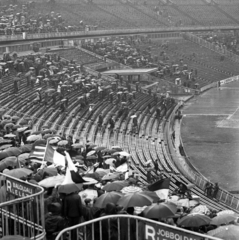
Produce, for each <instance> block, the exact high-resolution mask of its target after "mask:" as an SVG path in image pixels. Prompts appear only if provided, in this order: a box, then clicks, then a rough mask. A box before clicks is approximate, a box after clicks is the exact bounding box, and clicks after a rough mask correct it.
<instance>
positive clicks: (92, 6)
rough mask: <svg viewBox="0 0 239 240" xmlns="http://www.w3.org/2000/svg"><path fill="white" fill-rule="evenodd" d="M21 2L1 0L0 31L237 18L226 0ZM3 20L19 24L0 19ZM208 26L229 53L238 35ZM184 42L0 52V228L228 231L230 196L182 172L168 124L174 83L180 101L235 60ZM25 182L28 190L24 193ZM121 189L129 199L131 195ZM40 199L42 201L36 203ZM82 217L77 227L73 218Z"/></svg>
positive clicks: (123, 41)
mask: <svg viewBox="0 0 239 240" xmlns="http://www.w3.org/2000/svg"><path fill="white" fill-rule="evenodd" d="M19 2H20V4H19V5H18V6H15V5H14V4H11V5H7V7H5V6H3V7H2V8H1V10H2V12H1V16H2V18H1V21H2V26H3V27H2V34H6V35H8V34H10V35H11V34H17V33H22V32H24V31H27V32H29V33H36V32H39V31H40V32H41V31H42V32H51V31H68V32H69V31H76V30H81V31H83V30H96V29H111V28H135V27H146V28H147V27H162V26H163V27H170V26H184V25H213V26H215V25H218V26H221V25H235V24H237V19H236V15H235V14H236V11H234V10H232V8H233V6H236V1H230V4H228V5H227V4H226V1H223V0H217V1H215V3H214V2H213V3H212V4H208V3H207V1H196V0H194V1H191V0H190V1H189V0H180V1H176V0H175V1H171V2H170V3H168V4H163V1H162V2H158V1H155V0H150V1H147V2H145V1H139V2H137V4H135V2H134V1H129V2H121V1H118V0H107V1H103V0H95V1H93V3H89V2H84V1H79V2H76V1H72V2H71V1H69V2H65V1H61V2H59V3H58V2H55V3H54V2H53V1H52V2H48V3H45V2H44V4H43V2H40V3H37V2H36V3H34V2H32V3H28V4H26V5H24V6H23V5H22V2H21V1H19ZM216 3H218V4H219V5H217V4H216ZM22 10H23V11H22ZM19 11H22V13H20V14H18V12H19ZM231 12H234V13H231ZM46 13H48V14H46ZM8 14H11V15H8ZM28 14H29V16H28ZM23 15H24V16H25V17H24V18H22V16H23ZM92 15H93V16H94V17H92ZM36 16H37V17H36ZM60 19H61V20H60ZM13 20H15V23H16V24H17V25H16V24H12V26H8V27H7V28H5V27H4V26H5V25H6V23H11V22H12V21H13ZM48 20H49V21H48ZM41 22H42V23H41ZM19 24H20V25H19ZM200 34H201V33H200ZM210 34H211V35H210ZM210 34H209V35H207V34H206V35H203V38H204V39H206V40H208V41H209V42H211V43H214V44H215V45H218V46H219V48H220V47H224V46H226V47H227V49H228V50H229V51H233V52H234V53H237V49H236V45H237V44H236V37H234V36H233V37H231V36H226V37H225V36H223V37H222V38H220V37H219V35H218V36H217V35H215V34H214V33H210ZM182 36H183V35H182ZM185 39H186V38H185ZM185 39H183V37H182V38H180V39H176V40H174V41H165V39H164V40H163V41H162V40H158V39H150V37H146V36H143V37H142V36H137V37H133V36H129V37H123V36H120V37H117V36H116V37H110V36H109V37H105V38H104V39H97V40H95V39H88V40H87V39H86V40H84V41H83V40H82V41H81V44H79V46H78V43H77V44H75V43H76V42H74V41H73V44H71V45H72V46H71V47H66V46H61V47H59V48H56V49H44V50H45V51H46V52H35V53H32V54H26V55H19V56H18V53H14V54H9V53H4V55H3V57H2V60H1V61H0V66H1V67H0V69H1V71H0V75H1V78H0V104H1V110H0V118H1V120H0V172H1V173H0V174H1V177H2V181H1V184H2V185H1V188H0V212H1V221H0V226H1V234H2V236H3V237H4V236H6V235H11V234H12V235H23V236H25V237H29V238H38V239H43V237H44V236H43V235H44V234H45V233H46V239H47V240H51V239H123V238H125V237H127V239H142V238H141V237H142V236H144V234H145V233H144V232H141V230H142V229H143V230H142V231H144V229H145V225H147V224H150V223H151V224H156V226H161V227H163V226H164V227H165V228H166V229H170V225H171V226H177V227H179V228H178V229H177V231H179V232H180V231H181V232H180V233H182V234H183V233H185V234H186V230H191V231H193V232H194V233H195V236H197V237H198V238H199V237H200V239H211V238H210V236H216V237H220V236H221V235H220V234H221V233H223V230H224V232H225V231H226V232H227V230H228V228H232V229H231V230H230V231H232V232H233V230H234V231H238V226H236V225H237V219H238V200H239V199H238V198H237V197H236V196H234V195H232V194H229V193H228V192H226V191H225V190H223V189H221V188H220V187H219V186H218V185H217V184H214V183H212V182H210V181H208V180H207V179H205V178H203V176H202V175H201V174H200V173H199V172H197V171H194V172H193V177H192V175H190V174H191V172H188V173H186V174H185V175H184V173H185V172H182V171H181V169H180V168H179V167H178V165H177V163H176V162H175V161H174V157H175V156H172V155H170V154H171V152H170V151H169V147H170V146H169V145H170V144H171V145H172V144H174V148H175V149H177V148H178V149H180V146H179V138H180V136H178V135H176V136H175V135H174V136H173V134H172V136H171V132H170V131H169V127H170V124H173V122H174V120H175V118H179V119H180V118H181V117H182V116H181V112H180V107H179V105H180V98H179V99H178V98H177V96H175V95H174V94H175V92H176V90H177V91H178V89H182V91H184V92H183V93H184V95H183V97H186V98H190V97H193V95H194V94H196V93H198V92H199V91H200V89H204V87H207V86H212V85H211V84H214V85H213V86H216V85H217V83H218V81H219V80H224V79H227V78H229V77H233V76H236V75H239V74H238V72H239V70H238V68H237V65H238V64H237V63H236V62H235V61H233V60H232V59H231V58H230V57H226V56H224V55H223V54H219V53H218V52H216V51H213V50H209V49H208V48H204V47H203V46H200V45H198V44H196V43H195V42H191V41H189V39H188V40H185ZM69 41H70V40H69ZM231 42H234V44H235V45H233V46H232V45H231ZM109 66H110V67H109ZM119 66H121V67H122V68H124V69H127V70H132V71H133V70H137V69H141V68H144V69H145V68H146V69H151V68H155V71H154V72H153V73H150V74H149V75H147V79H146V80H145V79H143V80H141V81H140V80H139V79H136V78H130V77H129V78H123V77H122V76H117V74H116V75H114V76H113V77H107V76H106V75H104V73H102V71H104V70H105V68H108V69H107V70H109V69H111V67H112V69H114V68H116V67H119ZM101 67H102V68H103V69H104V70H102V69H101ZM96 70H98V71H96ZM155 82H157V85H154V83H155ZM149 86H150V87H149ZM155 86H157V87H155ZM173 89H175V92H174V91H173ZM180 93H181V92H180ZM186 93H187V94H186ZM174 134H175V133H174ZM171 138H172V139H171ZM177 144H178V145H177ZM181 151H183V150H182V149H181ZM175 154H176V153H175ZM177 157H183V154H181V155H177ZM14 181H15V182H14ZM11 183H15V184H16V183H17V184H16V185H14V184H13V185H11V186H15V188H16V189H17V190H13V188H14V187H11V189H10V190H9V186H10V185H9V184H11ZM162 184H163V187H162ZM112 185H113V187H112ZM16 186H19V187H16ZM20 187H21V188H20ZM110 187H112V188H110ZM6 189H7V190H6ZM29 189H30V190H29ZM31 189H34V194H35V195H34V194H33V195H34V196H33V195H29V194H27V195H28V196H27V197H26V198H24V199H22V198H21V197H23V195H24V194H25V193H26V192H27V191H30V192H31V191H33V190H31ZM162 189H164V190H165V189H166V190H168V192H167V193H166V195H162V194H161V195H159V192H158V191H159V190H162ZM112 190H113V192H112ZM24 191H25V192H24ZM32 193H33V192H31V194H32ZM78 193H79V194H78ZM21 194H22V195H21ZM20 195H21V196H20ZM13 196H14V197H13ZM129 197H132V199H133V198H135V199H134V201H133V200H132V199H131V200H132V202H131V203H130V204H129V201H128V198H129ZM109 199H110V200H109ZM165 199H167V201H165ZM43 202H44V203H45V207H44V209H39V205H41V204H42V203H43ZM41 206H42V205H41ZM158 206H159V208H160V209H161V210H158V208H157V207H158ZM162 209H163V210H162ZM165 209H166V210H165ZM157 211H158V212H157ZM26 212H27V213H26ZM155 212H156V213H157V216H156V215H155V214H153V213H155ZM165 212H166V213H165ZM28 213H29V214H28ZM117 214H123V215H124V216H121V215H118V217H117V216H115V215H117ZM133 214H134V215H135V216H136V215H137V216H140V217H144V218H143V219H141V218H137V217H135V218H134V217H132V215H133ZM110 215H112V216H114V219H113V218H112V217H111V216H110ZM125 216H128V218H127V222H126V221H125V223H126V224H124V223H123V222H124V221H123V219H124V217H125ZM99 217H105V219H107V220H105V219H101V220H100V219H99ZM36 218H37V221H36ZM117 218H118V220H117V222H116V219H117ZM97 219H98V220H97ZM147 219H151V220H152V222H150V221H149V222H147V221H148V220H147ZM131 220H132V222H131ZM193 220H195V221H193ZM44 221H45V224H44ZM87 221H90V222H88V223H87ZM101 221H102V222H101ZM80 222H83V225H80V226H78V227H77V226H75V225H76V224H79V223H80ZM96 222H97V223H98V222H100V224H95V223H96ZM140 222H141V224H142V222H143V224H144V225H143V226H144V227H141V228H140V227H139V223H140ZM23 223H26V225H24V224H23ZM101 223H102V224H101ZM127 223H128V225H127ZM157 223H165V224H166V225H160V224H158V225H157ZM84 224H85V225H84ZM228 224H230V225H229V226H227V228H226V230H225V229H223V225H228ZM131 225H132V226H131ZM22 226H24V228H23V227H22ZM25 226H27V230H25ZM72 226H74V227H73V228H71V229H69V228H67V227H72ZM85 226H87V227H85ZM129 226H130V227H129ZM98 227H99V229H100V230H99V229H98ZM131 227H132V228H131ZM167 227H168V228H167ZM234 228H235V229H234ZM22 229H24V230H22ZM92 229H93V230H92ZM128 229H131V230H130V231H129V230H128ZM171 229H173V228H171ZM180 229H181V230H180ZM139 231H140V233H139ZM172 231H173V230H172ZM175 231H176V230H175ZM193 232H190V234H193ZM200 233H201V234H208V235H197V234H200ZM58 234H59V235H58ZM140 234H141V235H140ZM57 235H58V236H57ZM126 235H127V236H126ZM140 236H141V237H140ZM192 236H194V235H192ZM195 238H196V237H195Z"/></svg>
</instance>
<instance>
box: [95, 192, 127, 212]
mask: <svg viewBox="0 0 239 240" xmlns="http://www.w3.org/2000/svg"><path fill="white" fill-rule="evenodd" d="M121 197H122V194H121V193H118V192H107V193H105V194H102V195H101V196H100V197H98V198H97V199H96V201H95V204H94V206H95V207H98V208H105V207H106V205H107V203H114V204H116V203H117V202H118V200H119V199H120V198H121Z"/></svg>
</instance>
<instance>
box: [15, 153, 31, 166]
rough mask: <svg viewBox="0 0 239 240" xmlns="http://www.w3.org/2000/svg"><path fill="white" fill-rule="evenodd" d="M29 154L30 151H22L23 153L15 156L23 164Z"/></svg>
mask: <svg viewBox="0 0 239 240" xmlns="http://www.w3.org/2000/svg"><path fill="white" fill-rule="evenodd" d="M29 155H30V153H23V154H20V155H19V156H18V157H17V159H18V161H19V162H20V163H21V164H25V162H26V159H28V158H29Z"/></svg>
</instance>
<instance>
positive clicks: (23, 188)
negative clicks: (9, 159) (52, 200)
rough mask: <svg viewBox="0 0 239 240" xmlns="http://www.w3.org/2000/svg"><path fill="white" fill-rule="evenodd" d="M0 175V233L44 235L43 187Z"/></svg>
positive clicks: (5, 234)
mask: <svg viewBox="0 0 239 240" xmlns="http://www.w3.org/2000/svg"><path fill="white" fill-rule="evenodd" d="M0 177H1V190H0V191H1V193H2V194H1V198H2V199H1V204H0V226H1V235H2V236H7V235H20V236H23V237H29V238H32V239H34V240H40V239H43V238H44V237H45V217H44V196H43V192H44V190H43V188H42V187H39V186H36V185H33V184H31V183H28V182H24V181H22V180H19V179H17V178H13V177H10V176H7V175H4V174H2V173H1V174H0ZM3 195H4V197H2V196H3Z"/></svg>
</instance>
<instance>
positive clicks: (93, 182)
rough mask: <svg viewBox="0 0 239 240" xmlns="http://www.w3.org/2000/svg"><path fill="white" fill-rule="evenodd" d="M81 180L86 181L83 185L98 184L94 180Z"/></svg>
mask: <svg viewBox="0 0 239 240" xmlns="http://www.w3.org/2000/svg"><path fill="white" fill-rule="evenodd" d="M83 179H84V180H85V181H86V182H84V183H83V185H92V184H96V183H98V181H97V180H95V179H94V178H90V177H83Z"/></svg>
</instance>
